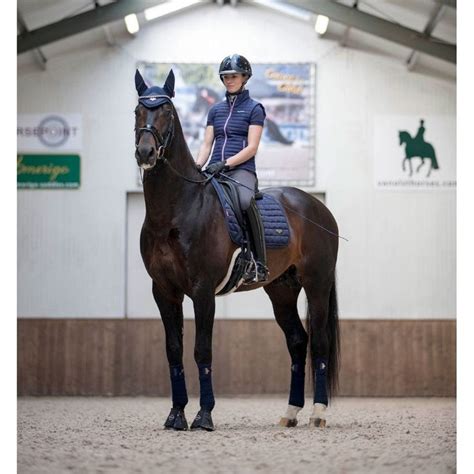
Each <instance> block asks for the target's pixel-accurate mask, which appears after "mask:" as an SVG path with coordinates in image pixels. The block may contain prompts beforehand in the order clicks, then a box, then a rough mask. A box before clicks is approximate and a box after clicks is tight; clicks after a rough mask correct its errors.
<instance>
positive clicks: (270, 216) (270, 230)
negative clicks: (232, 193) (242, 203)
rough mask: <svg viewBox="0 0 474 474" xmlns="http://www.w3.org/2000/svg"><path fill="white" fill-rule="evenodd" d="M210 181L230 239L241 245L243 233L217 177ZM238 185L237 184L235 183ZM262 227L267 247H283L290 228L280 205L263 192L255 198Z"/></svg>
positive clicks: (287, 240)
mask: <svg viewBox="0 0 474 474" xmlns="http://www.w3.org/2000/svg"><path fill="white" fill-rule="evenodd" d="M211 183H212V185H213V186H214V189H215V190H216V192H217V196H218V197H219V201H220V203H221V205H222V208H223V210H224V216H225V221H226V224H227V229H228V230H229V235H230V238H231V239H232V241H233V242H234V243H235V244H237V245H240V246H242V245H243V241H244V233H243V231H242V228H241V227H240V224H239V222H238V220H237V217H236V215H235V212H234V210H233V208H232V206H231V204H230V203H229V202H228V200H227V197H226V195H225V193H224V190H223V189H222V186H221V184H220V183H219V182H218V181H217V179H215V178H213V179H211ZM237 186H238V185H237ZM256 203H257V206H258V209H259V211H260V215H261V216H262V222H263V227H264V228H265V245H266V247H267V248H272V249H275V248H283V247H286V246H287V245H288V242H289V240H290V228H289V226H288V220H287V218H286V215H285V212H284V211H283V207H282V205H281V204H280V203H279V202H278V201H277V200H276V199H275V198H274V197H273V196H271V195H270V194H265V193H263V198H262V199H257V200H256Z"/></svg>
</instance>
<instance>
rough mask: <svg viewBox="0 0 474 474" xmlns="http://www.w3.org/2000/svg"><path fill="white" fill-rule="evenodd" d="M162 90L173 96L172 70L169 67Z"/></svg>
mask: <svg viewBox="0 0 474 474" xmlns="http://www.w3.org/2000/svg"><path fill="white" fill-rule="evenodd" d="M163 89H164V91H165V92H166V93H167V94H168V95H169V96H170V97H174V72H173V69H170V72H169V74H168V77H167V78H166V81H165V85H164V86H163Z"/></svg>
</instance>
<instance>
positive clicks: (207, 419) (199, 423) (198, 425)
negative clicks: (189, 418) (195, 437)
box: [191, 409, 215, 431]
mask: <svg viewBox="0 0 474 474" xmlns="http://www.w3.org/2000/svg"><path fill="white" fill-rule="evenodd" d="M191 429H192V430H206V431H214V429H215V428H214V423H213V422H212V417H211V412H210V411H205V410H202V409H201V410H199V412H198V414H197V415H196V418H194V421H193V423H192V425H191Z"/></svg>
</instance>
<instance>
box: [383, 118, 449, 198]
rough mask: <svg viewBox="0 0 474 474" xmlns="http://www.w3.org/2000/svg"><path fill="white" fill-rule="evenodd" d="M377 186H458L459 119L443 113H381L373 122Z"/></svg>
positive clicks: (413, 188)
mask: <svg viewBox="0 0 474 474" xmlns="http://www.w3.org/2000/svg"><path fill="white" fill-rule="evenodd" d="M374 177H375V187H376V188H377V189H388V190H396V189H399V190H436V189H454V188H455V187H456V120H455V117H453V116H442V115H423V114H420V115H380V116H377V117H375V122H374Z"/></svg>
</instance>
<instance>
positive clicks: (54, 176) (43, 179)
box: [17, 155, 80, 189]
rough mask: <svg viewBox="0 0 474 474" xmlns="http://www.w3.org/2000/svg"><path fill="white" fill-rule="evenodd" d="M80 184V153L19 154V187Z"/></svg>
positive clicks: (67, 186) (33, 187)
mask: <svg viewBox="0 0 474 474" xmlns="http://www.w3.org/2000/svg"><path fill="white" fill-rule="evenodd" d="M79 185H80V157H79V155H17V187H18V188H28V189H37V188H41V189H57V188H61V189H64V188H68V189H73V188H78V187H79Z"/></svg>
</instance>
